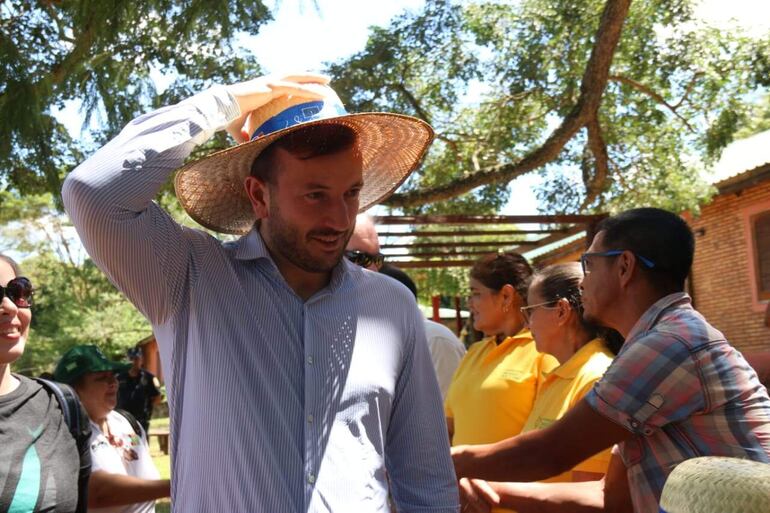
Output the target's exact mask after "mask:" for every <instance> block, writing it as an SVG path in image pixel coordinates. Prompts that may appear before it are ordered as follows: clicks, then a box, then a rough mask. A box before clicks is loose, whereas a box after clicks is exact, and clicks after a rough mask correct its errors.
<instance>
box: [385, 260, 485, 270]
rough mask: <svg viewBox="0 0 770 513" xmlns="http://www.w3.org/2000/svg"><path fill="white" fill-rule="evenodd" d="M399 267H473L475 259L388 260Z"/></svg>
mask: <svg viewBox="0 0 770 513" xmlns="http://www.w3.org/2000/svg"><path fill="white" fill-rule="evenodd" d="M390 263H391V264H393V265H395V266H396V267H398V268H400V269H430V268H438V267H473V264H475V263H476V261H475V260H409V261H401V262H399V261H393V262H390Z"/></svg>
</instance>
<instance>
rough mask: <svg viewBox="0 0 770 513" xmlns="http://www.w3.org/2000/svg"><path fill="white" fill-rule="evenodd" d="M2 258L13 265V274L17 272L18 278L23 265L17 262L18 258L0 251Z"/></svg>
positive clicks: (0, 257) (0, 258)
mask: <svg viewBox="0 0 770 513" xmlns="http://www.w3.org/2000/svg"><path fill="white" fill-rule="evenodd" d="M0 260H2V261H3V262H5V263H6V264H8V265H10V266H11V269H13V274H15V275H16V277H17V278H18V277H19V276H21V267H19V264H17V263H16V260H14V259H13V258H11V257H9V256H7V255H4V254H2V253H0Z"/></svg>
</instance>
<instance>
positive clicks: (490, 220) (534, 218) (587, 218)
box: [373, 214, 601, 225]
mask: <svg viewBox="0 0 770 513" xmlns="http://www.w3.org/2000/svg"><path fill="white" fill-rule="evenodd" d="M600 218H601V216H599V215H570V214H564V215H559V214H557V215H529V216H524V215H522V216H503V215H500V216H498V215H486V216H485V215H475V216H469V215H419V216H374V217H373V220H374V223H375V224H381V225H397V224H411V225H414V224H452V225H463V224H563V223H581V224H590V223H592V222H594V221H596V220H598V219H600Z"/></svg>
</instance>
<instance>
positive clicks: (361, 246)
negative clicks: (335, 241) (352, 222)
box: [346, 214, 382, 271]
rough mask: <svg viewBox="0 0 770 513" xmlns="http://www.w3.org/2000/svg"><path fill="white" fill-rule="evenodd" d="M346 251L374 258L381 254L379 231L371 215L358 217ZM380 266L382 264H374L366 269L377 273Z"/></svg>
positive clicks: (359, 215)
mask: <svg viewBox="0 0 770 513" xmlns="http://www.w3.org/2000/svg"><path fill="white" fill-rule="evenodd" d="M346 249H347V250H348V251H358V252H360V253H366V254H367V255H371V256H373V257H374V256H377V255H379V254H380V241H379V239H378V238H377V229H376V228H375V227H374V221H372V218H371V217H370V216H369V215H367V214H358V216H357V217H356V227H355V229H354V230H353V235H352V236H351V237H350V241H348V246H347V248H346ZM380 265H382V263H380V264H379V265H376V264H374V263H372V264H370V265H367V266H365V267H366V268H367V269H371V270H372V271H377V270H378V269H379V267H380Z"/></svg>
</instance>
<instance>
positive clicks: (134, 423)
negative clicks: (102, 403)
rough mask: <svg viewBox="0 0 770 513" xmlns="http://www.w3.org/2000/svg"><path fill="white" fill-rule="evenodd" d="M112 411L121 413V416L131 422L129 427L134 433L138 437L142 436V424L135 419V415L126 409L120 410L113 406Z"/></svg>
mask: <svg viewBox="0 0 770 513" xmlns="http://www.w3.org/2000/svg"><path fill="white" fill-rule="evenodd" d="M114 411H115V412H116V413H119V414H121V415H123V417H125V419H126V420H127V421H128V423H129V424H131V429H133V430H134V433H136V434H137V435H138V436H139V437H140V438H141V437H142V426H141V425H140V424H139V421H138V420H136V417H134V416H133V415H132V414H131V413H129V412H127V411H126V410H121V409H120V408H115V410H114Z"/></svg>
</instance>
